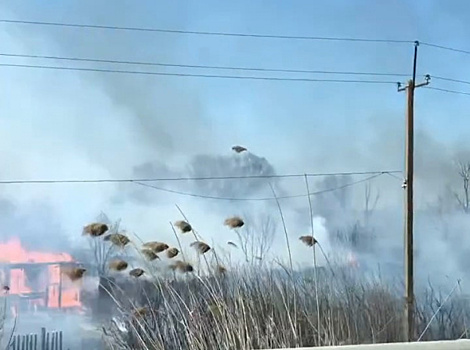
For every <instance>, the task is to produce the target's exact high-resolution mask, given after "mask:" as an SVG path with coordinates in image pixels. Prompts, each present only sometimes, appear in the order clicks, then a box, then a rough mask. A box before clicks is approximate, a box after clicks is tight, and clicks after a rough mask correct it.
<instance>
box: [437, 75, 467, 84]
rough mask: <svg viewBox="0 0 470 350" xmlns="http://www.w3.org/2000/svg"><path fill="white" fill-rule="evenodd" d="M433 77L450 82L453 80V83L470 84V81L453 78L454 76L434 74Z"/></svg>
mask: <svg viewBox="0 0 470 350" xmlns="http://www.w3.org/2000/svg"><path fill="white" fill-rule="evenodd" d="M431 77H432V78H433V79H436V80H442V81H449V82H452V83H460V84H466V85H470V81H468V80H460V79H453V78H444V77H436V76H434V75H432V76H431Z"/></svg>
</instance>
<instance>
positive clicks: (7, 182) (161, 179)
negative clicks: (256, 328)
mask: <svg viewBox="0 0 470 350" xmlns="http://www.w3.org/2000/svg"><path fill="white" fill-rule="evenodd" d="M400 173H403V171H401V170H381V171H350V172H330V173H306V174H279V175H242V176H209V177H158V178H140V179H139V178H134V179H82V180H78V179H77V180H72V179H67V180H0V185H15V184H16V185H21V184H61V183H62V184H66V183H125V182H131V183H132V182H134V183H137V182H142V183H144V182H164V181H172V182H173V181H215V180H243V179H278V178H296V177H305V176H307V177H324V176H350V175H382V174H400Z"/></svg>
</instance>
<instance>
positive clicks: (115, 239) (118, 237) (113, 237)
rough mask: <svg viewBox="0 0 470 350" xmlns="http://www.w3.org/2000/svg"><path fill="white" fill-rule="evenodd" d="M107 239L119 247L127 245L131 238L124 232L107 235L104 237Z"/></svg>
mask: <svg viewBox="0 0 470 350" xmlns="http://www.w3.org/2000/svg"><path fill="white" fill-rule="evenodd" d="M104 240H105V241H110V242H111V243H113V244H114V245H116V246H118V247H124V246H126V245H127V244H128V243H129V242H130V241H131V240H130V239H129V237H127V236H126V235H124V234H122V233H111V234H109V235H107V236H105V237H104Z"/></svg>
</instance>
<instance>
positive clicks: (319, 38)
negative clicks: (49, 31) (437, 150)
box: [0, 18, 470, 54]
mask: <svg viewBox="0 0 470 350" xmlns="http://www.w3.org/2000/svg"><path fill="white" fill-rule="evenodd" d="M0 23H7V24H26V25H41V26H53V27H69V28H82V29H101V30H102V29H105V30H120V31H134V32H153V33H168V34H189V35H204V36H223V37H227V36H228V37H242V38H264V39H288V40H310V41H339V42H362V43H388V44H415V43H419V45H421V46H428V47H432V48H436V49H441V50H447V51H453V52H459V53H464V54H470V51H469V50H464V49H459V48H455V47H451V46H446V45H439V44H435V43H431V42H425V41H419V40H402V39H371V38H353V37H328V36H308V35H307V36H302V35H277V34H259V33H230V32H220V31H194V30H178V29H165V28H145V27H130V26H129V27H127V26H116V25H98V24H83V23H65V22H48V21H26V20H14V19H7V18H3V19H0Z"/></svg>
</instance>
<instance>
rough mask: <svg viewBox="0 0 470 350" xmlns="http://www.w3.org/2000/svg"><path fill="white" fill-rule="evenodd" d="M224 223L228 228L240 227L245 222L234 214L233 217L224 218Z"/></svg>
mask: <svg viewBox="0 0 470 350" xmlns="http://www.w3.org/2000/svg"><path fill="white" fill-rule="evenodd" d="M224 225H225V226H228V227H230V228H240V227H242V226H243V225H245V223H244V222H243V220H242V219H241V218H240V217H238V216H234V217H231V218H227V219H225V221H224Z"/></svg>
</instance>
